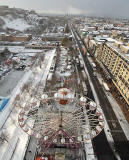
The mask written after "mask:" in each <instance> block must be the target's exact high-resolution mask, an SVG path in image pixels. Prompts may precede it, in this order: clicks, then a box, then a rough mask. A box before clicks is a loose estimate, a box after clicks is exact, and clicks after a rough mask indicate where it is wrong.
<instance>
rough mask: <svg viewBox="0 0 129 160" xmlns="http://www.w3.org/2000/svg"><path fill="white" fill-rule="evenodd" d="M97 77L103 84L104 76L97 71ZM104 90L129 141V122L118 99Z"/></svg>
mask: <svg viewBox="0 0 129 160" xmlns="http://www.w3.org/2000/svg"><path fill="white" fill-rule="evenodd" d="M97 78H98V80H99V82H100V84H102V82H103V81H104V80H103V78H102V76H101V75H100V74H98V73H97ZM103 90H104V88H103ZM104 92H105V94H106V95H107V98H108V100H109V102H110V103H111V106H112V109H113V111H114V113H115V115H116V117H117V119H118V121H119V123H120V125H121V127H122V129H123V131H124V133H125V136H126V138H127V140H128V141H129V123H128V122H127V120H126V118H125V116H124V114H123V112H122V110H121V108H120V106H119V105H118V103H117V101H116V100H115V99H114V98H113V96H112V94H111V93H110V92H108V91H106V90H104Z"/></svg>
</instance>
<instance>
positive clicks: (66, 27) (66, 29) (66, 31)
mask: <svg viewBox="0 0 129 160" xmlns="http://www.w3.org/2000/svg"><path fill="white" fill-rule="evenodd" d="M65 33H69V26H68V24H66V26H65Z"/></svg>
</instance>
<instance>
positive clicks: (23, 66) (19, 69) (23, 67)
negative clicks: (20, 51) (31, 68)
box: [16, 65, 26, 71]
mask: <svg viewBox="0 0 129 160" xmlns="http://www.w3.org/2000/svg"><path fill="white" fill-rule="evenodd" d="M25 67H26V66H25V65H22V66H20V67H18V68H16V70H18V71H21V70H24V69H25Z"/></svg>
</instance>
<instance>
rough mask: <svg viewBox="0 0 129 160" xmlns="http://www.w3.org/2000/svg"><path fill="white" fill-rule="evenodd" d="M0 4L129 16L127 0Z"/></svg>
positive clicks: (15, 0) (4, 1) (9, 0)
mask: <svg viewBox="0 0 129 160" xmlns="http://www.w3.org/2000/svg"><path fill="white" fill-rule="evenodd" d="M0 5H8V6H10V7H18V8H24V9H29V10H30V9H34V10H36V11H38V12H41V13H57V14H62V13H63V14H66V13H71V14H86V15H94V16H96V15H97V16H113V17H128V18H129V0H0Z"/></svg>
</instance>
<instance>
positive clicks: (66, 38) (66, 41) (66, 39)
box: [62, 36, 69, 46]
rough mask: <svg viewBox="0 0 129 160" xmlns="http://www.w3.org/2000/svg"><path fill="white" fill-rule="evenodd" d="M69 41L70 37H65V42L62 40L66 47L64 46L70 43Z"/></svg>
mask: <svg viewBox="0 0 129 160" xmlns="http://www.w3.org/2000/svg"><path fill="white" fill-rule="evenodd" d="M68 41H69V39H68V37H66V36H65V37H64V38H63V40H62V45H63V46H64V45H66V44H67V43H68Z"/></svg>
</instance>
